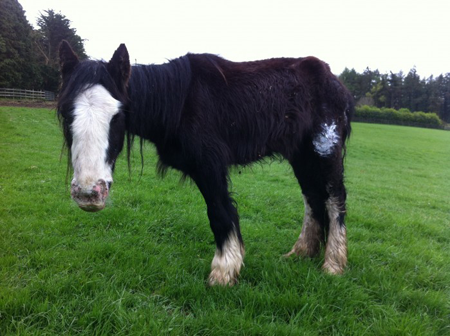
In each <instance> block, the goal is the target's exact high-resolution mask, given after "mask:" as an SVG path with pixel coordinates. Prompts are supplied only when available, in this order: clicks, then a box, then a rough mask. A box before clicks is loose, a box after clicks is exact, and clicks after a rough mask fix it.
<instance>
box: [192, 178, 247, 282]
mask: <svg viewBox="0 0 450 336" xmlns="http://www.w3.org/2000/svg"><path fill="white" fill-rule="evenodd" d="M192 177H193V179H194V181H195V182H196V183H197V186H198V187H199V189H200V191H201V193H202V195H203V197H204V199H205V202H206V205H207V208H208V218H209V222H210V225H211V229H212V231H213V233H214V238H215V241H216V253H215V255H214V258H213V260H212V263H211V274H210V275H209V284H210V285H223V286H226V285H230V286H231V285H234V284H235V283H236V281H237V278H238V276H239V273H240V270H241V266H242V264H243V260H244V253H245V252H244V244H243V242H242V237H241V232H240V228H239V216H238V213H237V210H236V208H235V206H234V205H233V200H232V198H231V197H230V196H229V193H228V184H227V174H226V171H225V172H223V173H221V174H217V173H216V172H214V171H208V173H207V174H206V173H205V174H195V175H193V176H192Z"/></svg>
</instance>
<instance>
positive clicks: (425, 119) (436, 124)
mask: <svg viewBox="0 0 450 336" xmlns="http://www.w3.org/2000/svg"><path fill="white" fill-rule="evenodd" d="M353 120H354V121H362V122H369V123H378V124H393V125H404V126H416V127H427V128H441V129H442V128H444V123H443V122H442V121H441V119H439V117H438V115H437V114H436V113H425V112H411V111H409V110H408V109H405V108H402V109H400V110H394V109H391V108H378V107H374V106H367V105H363V106H357V107H356V110H355V116H354V119H353Z"/></svg>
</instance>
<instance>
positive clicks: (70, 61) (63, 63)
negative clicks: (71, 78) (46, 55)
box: [59, 40, 80, 79]
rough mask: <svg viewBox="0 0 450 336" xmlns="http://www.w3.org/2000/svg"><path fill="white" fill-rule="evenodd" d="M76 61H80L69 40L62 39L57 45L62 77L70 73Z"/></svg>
mask: <svg viewBox="0 0 450 336" xmlns="http://www.w3.org/2000/svg"><path fill="white" fill-rule="evenodd" d="M78 63H80V61H79V60H78V56H77V55H76V54H75V53H74V51H73V50H72V48H71V47H70V44H69V42H67V41H66V40H62V42H61V43H60V45H59V65H60V67H61V74H62V77H63V79H64V78H65V77H67V76H68V75H70V74H71V73H72V71H73V69H74V68H75V66H76V65H77V64H78Z"/></svg>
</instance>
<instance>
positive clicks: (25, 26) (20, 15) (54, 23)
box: [0, 0, 87, 92]
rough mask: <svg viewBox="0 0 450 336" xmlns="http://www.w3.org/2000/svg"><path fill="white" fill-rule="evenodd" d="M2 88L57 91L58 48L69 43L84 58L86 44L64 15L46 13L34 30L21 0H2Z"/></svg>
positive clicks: (0, 62)
mask: <svg viewBox="0 0 450 336" xmlns="http://www.w3.org/2000/svg"><path fill="white" fill-rule="evenodd" d="M0 8H1V11H0V87H3V88H21V89H33V90H48V91H54V92H56V91H57V90H58V86H59V67H58V55H57V54H58V45H59V43H60V42H61V40H63V39H65V40H67V41H69V43H70V44H71V45H72V47H73V49H74V50H75V52H76V53H77V54H78V55H79V56H80V58H81V59H84V58H87V55H86V52H85V50H84V41H83V39H82V38H81V37H80V36H78V35H77V33H76V29H74V28H71V26H70V20H69V19H67V18H66V17H65V16H64V15H62V14H61V13H55V12H54V11H53V10H51V9H49V10H44V11H43V12H42V13H40V16H39V17H38V19H37V22H36V23H37V26H38V28H37V29H34V28H33V27H32V26H31V25H30V23H29V22H28V21H27V19H26V17H25V12H24V10H23V8H22V6H21V5H20V3H19V1H17V0H0Z"/></svg>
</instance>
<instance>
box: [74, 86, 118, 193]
mask: <svg viewBox="0 0 450 336" xmlns="http://www.w3.org/2000/svg"><path fill="white" fill-rule="evenodd" d="M120 105H121V103H120V102H119V101H118V100H116V99H114V98H113V97H112V96H111V94H110V93H109V92H108V90H106V89H105V88H104V87H103V86H102V85H98V84H97V85H94V86H92V87H90V88H88V89H86V90H85V91H82V92H81V93H80V94H79V96H78V97H77V98H76V99H75V102H74V112H73V116H74V120H73V123H72V125H71V130H72V148H71V152H72V165H73V169H74V182H76V183H77V184H78V185H79V186H80V187H81V188H83V189H90V188H92V186H93V185H94V184H95V183H96V182H97V181H98V180H99V179H103V180H104V181H106V182H112V167H111V165H109V164H108V163H107V162H106V151H107V149H108V136H109V127H110V122H111V119H112V118H113V117H114V115H116V114H117V113H118V112H119V109H120Z"/></svg>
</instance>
